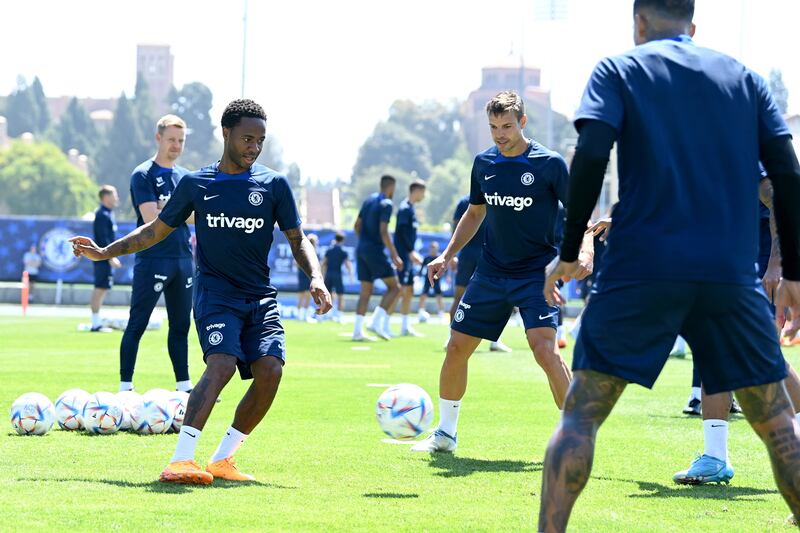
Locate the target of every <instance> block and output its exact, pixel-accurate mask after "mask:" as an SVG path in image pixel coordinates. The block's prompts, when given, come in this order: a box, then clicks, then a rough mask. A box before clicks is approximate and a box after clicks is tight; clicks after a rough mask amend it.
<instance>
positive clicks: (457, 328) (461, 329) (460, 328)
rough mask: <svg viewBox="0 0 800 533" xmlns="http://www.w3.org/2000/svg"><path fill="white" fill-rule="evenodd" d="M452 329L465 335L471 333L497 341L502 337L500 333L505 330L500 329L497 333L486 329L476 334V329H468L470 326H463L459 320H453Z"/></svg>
mask: <svg viewBox="0 0 800 533" xmlns="http://www.w3.org/2000/svg"><path fill="white" fill-rule="evenodd" d="M450 329H452V330H453V331H457V332H459V333H463V334H464V335H469V336H470V337H475V338H478V339H486V340H487V341H492V342H497V340H498V339H499V338H500V335H501V334H502V333H503V330H500V331H499V332H498V333H497V334H496V335H493V334H490V333H488V332H487V331H486V330H483V331H481V332H480V333H477V334H476V330H472V331H467V330H469V329H470V328H468V327H464V326H462V325H461V324H460V323H459V322H453V323H452V324H451V325H450Z"/></svg>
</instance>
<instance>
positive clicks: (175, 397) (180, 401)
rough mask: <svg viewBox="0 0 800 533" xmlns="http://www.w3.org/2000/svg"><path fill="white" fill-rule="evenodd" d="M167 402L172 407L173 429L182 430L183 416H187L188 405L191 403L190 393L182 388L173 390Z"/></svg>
mask: <svg viewBox="0 0 800 533" xmlns="http://www.w3.org/2000/svg"><path fill="white" fill-rule="evenodd" d="M167 403H168V404H169V406H170V409H172V431H176V432H177V431H180V430H181V426H182V425H183V417H184V416H186V406H187V405H188V404H189V393H188V392H184V391H180V390H176V391H174V392H171V393H170V394H169V396H168V397H167Z"/></svg>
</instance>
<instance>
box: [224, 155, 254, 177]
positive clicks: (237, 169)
mask: <svg viewBox="0 0 800 533" xmlns="http://www.w3.org/2000/svg"><path fill="white" fill-rule="evenodd" d="M217 168H219V171H220V172H222V173H223V174H230V175H234V174H241V173H242V172H247V171H248V170H250V167H242V166H239V165H237V164H236V163H234V162H233V161H231V160H230V159H228V158H227V157H225V156H223V157H222V159H221V160H220V162H219V166H218V167H217Z"/></svg>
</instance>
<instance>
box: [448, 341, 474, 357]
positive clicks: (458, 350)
mask: <svg viewBox="0 0 800 533" xmlns="http://www.w3.org/2000/svg"><path fill="white" fill-rule="evenodd" d="M470 355H472V350H471V346H470V345H469V343H468V342H467V340H466V339H463V338H461V337H457V336H455V335H450V340H449V341H447V358H448V359H467V358H469V356H470Z"/></svg>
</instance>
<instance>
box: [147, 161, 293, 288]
mask: <svg viewBox="0 0 800 533" xmlns="http://www.w3.org/2000/svg"><path fill="white" fill-rule="evenodd" d="M192 211H194V213H195V231H196V232H197V272H198V276H197V277H198V286H199V287H201V288H205V289H211V290H213V291H215V292H224V293H225V294H227V295H230V296H234V297H238V298H263V297H264V295H265V294H267V293H268V292H269V291H270V290H271V287H270V280H269V266H268V265H267V256H268V255H269V249H270V246H271V245H272V231H273V228H274V227H275V223H276V222H277V224H278V227H279V228H280V229H281V230H282V231H286V230H290V229H293V228H296V227H298V226H299V225H300V216H299V215H298V213H297V206H296V205H295V202H294V196H293V195H292V190H291V189H290V188H289V182H288V181H286V178H285V177H284V176H283V175H281V174H278V173H277V172H275V171H274V170H272V169H269V168H267V167H265V166H263V165H258V164H255V165H253V166H252V167H251V168H250V171H249V172H244V173H242V174H236V175H230V174H224V173H222V172H219V168H218V167H217V165H216V164H215V165H211V166H208V167H205V168H202V169H200V170H198V171H196V172H192V173H190V174H187V175H186V176H185V177H184V178H183V179H182V180H181V181H180V183H178V186H177V187H176V188H175V191H174V192H173V194H172V199H170V201H169V202H168V203H167V205H166V207H164V210H163V211H162V212H161V214H160V215H159V218H161V220H162V221H163V222H164V223H165V224H167V225H169V226H172V227H173V228H175V227H178V226H180V225H181V224H182V223H183V221H184V220H186V217H188V216H189V215H190V214H191V212H192Z"/></svg>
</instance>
